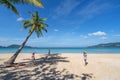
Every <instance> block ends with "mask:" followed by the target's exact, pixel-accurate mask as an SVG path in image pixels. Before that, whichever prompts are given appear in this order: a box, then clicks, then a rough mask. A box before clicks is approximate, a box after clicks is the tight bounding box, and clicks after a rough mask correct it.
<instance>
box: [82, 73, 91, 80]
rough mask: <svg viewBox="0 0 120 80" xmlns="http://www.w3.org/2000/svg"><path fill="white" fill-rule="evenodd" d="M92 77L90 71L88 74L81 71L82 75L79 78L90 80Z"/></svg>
mask: <svg viewBox="0 0 120 80" xmlns="http://www.w3.org/2000/svg"><path fill="white" fill-rule="evenodd" d="M92 78H93V74H92V73H90V74H87V73H83V74H82V77H81V80H90V79H92Z"/></svg>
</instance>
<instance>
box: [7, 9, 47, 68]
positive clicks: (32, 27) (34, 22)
mask: <svg viewBox="0 0 120 80" xmlns="http://www.w3.org/2000/svg"><path fill="white" fill-rule="evenodd" d="M31 17H32V19H31V20H23V28H24V29H27V28H29V32H28V36H27V37H26V39H25V40H24V42H23V43H22V44H21V46H20V47H19V49H18V50H17V51H16V52H15V53H14V55H13V56H12V57H11V58H10V59H9V60H8V61H6V62H5V65H6V66H10V65H11V64H13V63H14V61H15V59H16V58H17V56H18V54H19V53H20V52H21V50H22V49H23V47H24V46H25V44H26V42H27V41H28V39H29V37H30V36H31V35H32V33H33V32H35V33H36V34H37V37H40V36H42V32H43V31H45V32H47V29H46V28H47V27H48V25H47V24H45V23H44V21H45V20H46V19H45V18H40V17H39V15H38V11H36V13H35V14H32V13H31Z"/></svg>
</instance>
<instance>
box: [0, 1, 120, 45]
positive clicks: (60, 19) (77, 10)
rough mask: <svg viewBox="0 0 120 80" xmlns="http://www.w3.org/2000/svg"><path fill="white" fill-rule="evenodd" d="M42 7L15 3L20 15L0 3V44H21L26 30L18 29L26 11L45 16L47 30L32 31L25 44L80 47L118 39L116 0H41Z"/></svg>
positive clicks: (119, 11)
mask: <svg viewBox="0 0 120 80" xmlns="http://www.w3.org/2000/svg"><path fill="white" fill-rule="evenodd" d="M42 1H43V3H44V5H45V8H39V7H33V6H31V5H22V4H19V5H16V8H17V9H18V11H19V13H20V16H17V15H16V14H14V13H13V12H12V11H11V10H9V9H7V8H6V7H5V6H4V5H0V45H2V46H7V45H10V44H21V43H22V42H23V41H24V39H25V38H26V36H27V34H28V30H21V28H22V23H21V22H20V21H21V20H23V19H30V15H29V14H28V11H31V12H33V13H34V12H35V11H36V10H38V11H39V15H40V16H41V17H45V18H47V21H46V23H47V24H48V25H49V27H48V28H47V30H48V33H45V32H43V37H40V38H37V36H36V34H35V33H34V34H33V35H32V36H31V37H30V39H29V40H28V42H27V45H30V46H37V47H82V46H89V45H95V44H99V43H109V42H119V41H120V0H42Z"/></svg>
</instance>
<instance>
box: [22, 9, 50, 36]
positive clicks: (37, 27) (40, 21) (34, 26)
mask: <svg viewBox="0 0 120 80" xmlns="http://www.w3.org/2000/svg"><path fill="white" fill-rule="evenodd" d="M31 15H32V16H31V20H23V21H22V22H23V28H24V29H26V28H30V29H29V33H31V32H36V34H37V37H40V36H42V31H45V32H47V29H46V28H47V27H48V25H47V24H45V23H44V21H46V18H40V17H39V15H38V11H36V13H35V14H32V13H31Z"/></svg>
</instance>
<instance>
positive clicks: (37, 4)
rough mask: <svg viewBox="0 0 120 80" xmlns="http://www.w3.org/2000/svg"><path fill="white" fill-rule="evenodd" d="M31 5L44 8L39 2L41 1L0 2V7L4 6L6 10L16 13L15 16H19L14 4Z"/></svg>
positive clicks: (1, 0) (15, 0)
mask: <svg viewBox="0 0 120 80" xmlns="http://www.w3.org/2000/svg"><path fill="white" fill-rule="evenodd" d="M19 3H22V4H25V3H27V4H32V5H34V6H38V7H42V8H43V7H44V5H43V3H42V2H41V0H0V5H5V6H6V7H7V8H9V9H11V10H12V11H13V12H14V13H16V14H17V15H19V13H18V11H17V9H16V7H15V4H19Z"/></svg>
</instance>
